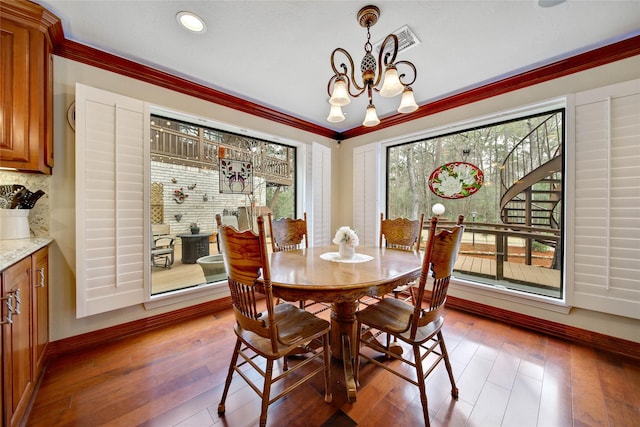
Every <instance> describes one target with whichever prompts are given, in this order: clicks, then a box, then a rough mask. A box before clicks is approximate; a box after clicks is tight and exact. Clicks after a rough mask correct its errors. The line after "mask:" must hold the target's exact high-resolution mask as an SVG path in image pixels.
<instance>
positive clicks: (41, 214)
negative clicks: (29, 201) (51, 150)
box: [0, 171, 50, 237]
mask: <svg viewBox="0 0 640 427" xmlns="http://www.w3.org/2000/svg"><path fill="white" fill-rule="evenodd" d="M49 179H50V177H49V176H48V175H39V174H31V173H21V172H7V171H0V185H11V184H19V185H24V186H25V187H26V188H27V189H28V190H29V191H31V192H36V191H38V190H42V191H44V196H42V197H41V198H40V199H39V200H38V202H37V203H36V205H35V207H34V208H33V209H31V212H30V213H29V228H30V229H31V236H32V237H48V236H49Z"/></svg>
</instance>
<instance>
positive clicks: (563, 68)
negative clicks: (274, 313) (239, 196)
mask: <svg viewBox="0 0 640 427" xmlns="http://www.w3.org/2000/svg"><path fill="white" fill-rule="evenodd" d="M49 31H50V33H51V38H52V39H53V44H54V51H53V53H54V54H55V55H58V56H61V57H63V58H67V59H70V60H73V61H77V62H81V63H83V64H87V65H91V66H93V67H97V68H100V69H103V70H107V71H111V72H114V73H117V74H121V75H124V76H127V77H131V78H134V79H136V80H140V81H143V82H146V83H150V84H153V85H156V86H160V87H164V88H167V89H170V90H174V91H176V92H180V93H184V94H186V95H189V96H193V97H195V98H199V99H203V100H205V101H209V102H212V103H214V104H218V105H222V106H225V107H228V108H232V109H234V110H237V111H241V112H243V113H247V114H251V115H254V116H257V117H261V118H263V119H267V120H271V121H273V122H277V123H281V124H283V125H286V126H291V127H294V128H296V129H301V130H303V131H306V132H310V133H313V134H316V135H320V136H324V137H327V138H331V139H334V140H336V141H339V142H342V141H345V140H347V139H349V138H354V137H356V136H360V135H364V134H367V133H370V132H375V131H378V130H380V129H384V128H389V127H392V126H396V125H399V124H402V123H406V122H410V121H413V120H417V119H420V118H423V117H427V116H430V115H432V114H436V113H439V112H442V111H446V110H450V109H452V108H456V107H460V106H463V105H466V104H471V103H473V102H478V101H481V100H484V99H487V98H491V97H494V96H497V95H501V94H505V93H508V92H511V91H514V90H518V89H522V88H525V87H529V86H533V85H536V84H539V83H543V82H546V81H549V80H553V79H557V78H560V77H564V76H567V75H570V74H574V73H578V72H580V71H584V70H588V69H590V68H594V67H598V66H601V65H605V64H608V63H611V62H615V61H619V60H622V59H626V58H630V57H632V56H636V55H640V35H637V36H633V37H630V38H628V39H625V40H621V41H618V42H614V43H612V44H610V45H607V46H603V47H600V48H596V49H593V50H590V51H588V52H584V53H580V54H578V55H575V56H572V57H568V58H564V59H560V60H558V61H556V62H553V63H550V64H547V65H542V66H539V67H536V68H533V69H531V70H528V71H524V72H521V73H519V74H515V75H512V76H508V77H505V78H502V79H500V80H496V81H494V82H490V83H487V84H484V85H481V86H478V87H475V88H471V89H469V90H466V91H463V92H460V93H457V94H453V95H451V96H448V97H446V98H442V99H439V100H435V101H432V102H429V103H426V104H423V105H421V106H420V107H419V108H418V110H417V111H416V112H414V113H411V114H399V113H398V114H394V115H392V116H389V117H383V118H382V120H381V123H380V124H379V125H378V126H376V127H373V128H371V127H365V126H358V127H355V128H352V129H349V130H346V131H344V132H336V131H334V130H331V129H328V128H326V127H324V126H320V125H318V124H315V123H311V122H308V121H305V120H301V119H299V118H296V117H293V116H291V115H289V114H286V113H283V112H280V111H277V110H274V109H272V108H269V107H266V106H264V105H260V104H257V103H255V102H251V101H247V100H244V99H241V98H238V97H236V96H233V95H229V94H226V93H224V92H221V91H218V90H215V89H212V88H210V87H207V86H204V85H202V84H199V83H195V82H193V81H189V80H186V79H184V78H181V77H177V76H174V75H172V74H169V73H166V72H164V71H160V70H157V69H154V68H152V67H149V66H146V65H142V64H139V63H137V62H134V61H131V60H128V59H125V58H122V57H119V56H116V55H113V54H111V53H108V52H104V51H102V50H99V49H95V48H93V47H90V46H87V45H84V44H81V43H78V42H75V41H72V40H67V39H65V38H64V34H63V32H62V28H61V25H60V21H59V20H58V21H57V22H55V23H54V24H53V25H52V27H50V29H49Z"/></svg>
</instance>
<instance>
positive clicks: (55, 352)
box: [47, 295, 640, 360]
mask: <svg viewBox="0 0 640 427" xmlns="http://www.w3.org/2000/svg"><path fill="white" fill-rule="evenodd" d="M425 297H428V295H426V296H425ZM230 307H231V297H225V298H221V299H217V300H214V301H209V302H206V303H202V304H199V305H195V306H192V307H186V308H183V309H180V310H175V311H171V312H169V313H163V314H158V315H156V316H151V317H148V318H145V319H139V320H134V321H133V322H129V323H124V324H121V325H116V326H112V327H110V328H105V329H100V330H97V331H92V332H87V333H85V334H82V335H77V336H73V337H69V338H65V339H62V340H58V341H53V342H51V343H49V347H48V348H47V359H49V358H52V357H58V356H62V355H64V354H68V353H73V352H77V351H80V350H83V349H87V348H91V347H96V346H100V345H103V344H106V343H108V342H112V341H114V340H118V339H121V338H125V337H128V336H132V335H136V334H142V333H145V332H149V331H152V330H155V329H159V328H162V327H165V326H170V325H173V324H175V323H178V322H181V321H183V320H185V319H190V318H195V317H199V316H204V315H208V314H213V313H216V312H218V311H222V310H225V309H228V308H230ZM447 308H452V309H455V310H460V311H465V312H468V313H472V314H475V315H478V316H483V317H487V318H490V319H494V320H498V321H500V322H504V323H507V324H510V325H513V326H518V327H521V328H525V329H530V330H533V331H536V332H539V333H541V334H545V335H551V336H554V337H557V338H561V339H564V340H567V341H571V342H575V343H578V344H582V345H586V346H589V347H594V348H596V349H598V350H602V351H607V352H610V353H613V354H617V355H620V356H624V357H628V358H630V359H634V360H640V343H637V342H634V341H629V340H624V339H621V338H616V337H612V336H609V335H605V334H601V333H598V332H592V331H587V330H585V329H580V328H576V327H573V326H568V325H564V324H562V323H557V322H552V321H550V320H544V319H539V318H537V317H533V316H528V315H525V314H521V313H516V312H513V311H509V310H504V309H501V308H497V307H492V306H489V305H485V304H480V303H478V302H474V301H470V300H465V299H462V298H457V297H453V296H448V297H447Z"/></svg>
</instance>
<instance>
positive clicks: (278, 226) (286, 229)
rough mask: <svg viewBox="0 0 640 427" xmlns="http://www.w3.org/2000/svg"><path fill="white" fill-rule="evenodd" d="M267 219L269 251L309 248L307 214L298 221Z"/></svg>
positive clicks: (292, 219) (270, 216) (269, 215)
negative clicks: (269, 239) (269, 241)
mask: <svg viewBox="0 0 640 427" xmlns="http://www.w3.org/2000/svg"><path fill="white" fill-rule="evenodd" d="M267 215H268V217H269V229H270V230H271V249H273V252H279V251H290V250H295V249H302V248H308V247H309V238H308V236H307V213H306V212H305V213H304V214H303V217H302V218H300V219H294V218H278V219H273V217H272V215H271V213H269V214H267Z"/></svg>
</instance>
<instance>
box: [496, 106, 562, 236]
mask: <svg viewBox="0 0 640 427" xmlns="http://www.w3.org/2000/svg"><path fill="white" fill-rule="evenodd" d="M562 138H563V129H562V115H561V114H560V113H553V114H552V115H550V116H549V118H547V119H546V120H545V121H544V122H542V123H541V124H540V125H538V126H537V127H536V128H534V129H532V130H531V131H530V132H529V134H527V136H525V137H524V138H523V139H522V140H521V141H520V142H519V143H518V144H516V146H515V147H514V148H513V149H512V150H511V152H510V153H509V154H508V155H507V157H506V158H505V160H504V162H503V163H502V165H501V171H500V180H501V185H502V197H501V199H500V215H501V219H502V222H503V223H504V224H517V225H524V226H529V227H541V228H552V229H558V228H559V227H560V223H561V213H562V209H561V208H562V182H563V181H562V163H563V157H562V146H563V144H562ZM541 243H545V244H547V245H549V246H555V243H553V242H544V241H541Z"/></svg>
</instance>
